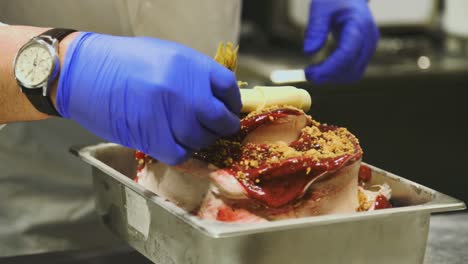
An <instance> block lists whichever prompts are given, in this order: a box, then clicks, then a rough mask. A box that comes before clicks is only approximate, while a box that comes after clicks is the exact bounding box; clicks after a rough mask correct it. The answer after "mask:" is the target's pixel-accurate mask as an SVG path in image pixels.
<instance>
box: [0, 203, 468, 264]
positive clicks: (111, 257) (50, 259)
mask: <svg viewBox="0 0 468 264" xmlns="http://www.w3.org/2000/svg"><path fill="white" fill-rule="evenodd" d="M427 247H428V248H427V252H426V260H425V262H424V264H464V263H468V212H466V211H465V212H462V213H451V214H439V215H433V216H432V217H431V227H430V233H429V241H428V245H427ZM390 250H391V249H390ZM19 263H34V264H51V263H54V264H75V263H76V264H78V263H80V264H87V263H88V264H91V263H92V264H128V263H135V264H143V263H145V264H146V263H148V264H149V263H151V262H150V261H149V260H148V259H146V258H145V257H143V256H142V255H140V254H139V253H137V252H135V251H134V250H132V249H130V248H117V249H100V250H83V251H68V252H53V253H45V254H37V255H29V256H17V257H8V258H0V264H19ZM158 264H165V263H158Z"/></svg>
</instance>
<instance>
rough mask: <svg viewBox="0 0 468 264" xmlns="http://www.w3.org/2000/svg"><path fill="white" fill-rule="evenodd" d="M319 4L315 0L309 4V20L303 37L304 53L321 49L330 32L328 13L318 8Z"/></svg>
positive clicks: (311, 52) (312, 52)
mask: <svg viewBox="0 0 468 264" xmlns="http://www.w3.org/2000/svg"><path fill="white" fill-rule="evenodd" d="M319 4H320V3H319ZM319 4H316V3H315V1H312V3H311V4H310V9H309V22H308V23H307V29H306V32H305V38H304V53H306V54H308V55H313V54H315V53H317V52H318V51H319V50H320V49H322V47H323V45H324V44H325V42H326V41H327V38H328V33H329V32H330V21H331V18H330V14H329V13H328V12H327V11H325V10H323V8H320V6H319ZM322 4H323V3H322Z"/></svg>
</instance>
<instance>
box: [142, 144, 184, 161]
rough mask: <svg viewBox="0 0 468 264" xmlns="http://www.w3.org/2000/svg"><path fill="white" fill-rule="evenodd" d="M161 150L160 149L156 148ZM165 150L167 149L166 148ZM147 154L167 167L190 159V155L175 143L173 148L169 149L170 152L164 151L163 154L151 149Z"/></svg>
mask: <svg viewBox="0 0 468 264" xmlns="http://www.w3.org/2000/svg"><path fill="white" fill-rule="evenodd" d="M158 149H159V150H161V149H160V148H158ZM166 150H167V148H166ZM145 153H148V154H149V155H150V156H151V157H154V158H156V159H157V160H158V161H160V162H163V163H165V164H167V165H170V166H174V165H177V164H180V163H182V162H184V161H186V160H188V159H189V158H190V156H191V155H192V153H191V152H189V151H188V150H187V149H185V148H184V147H182V146H180V145H179V144H177V143H174V144H173V146H172V147H171V148H170V151H165V152H164V153H163V152H161V151H157V149H155V150H153V149H151V150H150V151H149V152H145Z"/></svg>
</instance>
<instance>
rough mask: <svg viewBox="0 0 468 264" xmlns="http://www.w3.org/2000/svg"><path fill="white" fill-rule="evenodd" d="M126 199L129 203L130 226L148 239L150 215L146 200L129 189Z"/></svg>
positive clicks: (126, 190) (128, 219)
mask: <svg viewBox="0 0 468 264" xmlns="http://www.w3.org/2000/svg"><path fill="white" fill-rule="evenodd" d="M125 198H126V201H127V221H128V224H129V225H130V226H131V227H133V228H135V229H136V230H137V231H138V232H140V233H141V234H142V235H143V236H144V237H145V239H147V238H148V233H149V227H150V213H149V210H148V205H147V204H146V200H145V198H143V197H141V196H140V195H138V194H137V193H136V192H134V191H132V190H131V189H129V188H127V187H125Z"/></svg>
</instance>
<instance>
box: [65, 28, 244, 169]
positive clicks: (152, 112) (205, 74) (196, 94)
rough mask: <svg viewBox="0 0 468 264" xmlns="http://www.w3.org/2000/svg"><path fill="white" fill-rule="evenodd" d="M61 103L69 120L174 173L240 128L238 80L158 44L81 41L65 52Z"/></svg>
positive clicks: (180, 49)
mask: <svg viewBox="0 0 468 264" xmlns="http://www.w3.org/2000/svg"><path fill="white" fill-rule="evenodd" d="M56 98H57V103H56V104H57V109H58V111H59V113H60V114H61V115H62V116H63V117H65V118H70V119H73V120H74V121H76V122H77V123H79V124H80V125H82V126H83V127H85V128H86V129H88V130H89V131H91V132H93V133H95V134H96V135H98V136H100V137H102V138H104V139H107V140H109V141H112V142H115V143H119V144H122V145H124V146H127V147H130V148H134V149H138V150H140V151H143V152H145V153H146V154H148V155H150V156H152V157H154V158H156V159H157V160H160V161H162V162H164V163H167V164H169V165H174V164H178V163H180V162H182V161H184V160H185V159H187V158H188V157H189V155H190V154H191V152H193V151H195V150H198V149H200V148H203V147H207V146H208V145H210V144H212V143H213V142H214V141H215V140H216V139H217V138H218V137H220V136H225V135H230V134H233V133H235V132H236V131H238V130H239V128H240V121H239V118H238V117H237V116H236V115H238V114H239V112H240V109H241V100H240V92H239V88H238V86H237V83H236V79H235V76H234V74H233V73H232V72H231V71H229V70H228V69H226V68H224V67H223V66H221V65H220V64H218V63H216V62H215V61H214V60H213V59H211V58H210V57H208V56H205V55H203V54H201V53H198V52H196V51H195V50H192V49H190V48H188V47H185V46H182V45H179V44H176V43H172V42H169V41H163V40H158V39H154V38H145V37H115V36H108V35H100V34H95V33H81V34H80V35H79V36H78V37H77V38H76V39H75V40H73V42H72V44H71V45H70V46H69V48H68V50H67V52H66V55H65V59H64V63H63V66H62V72H61V76H60V79H59V84H58V88H57V97H56Z"/></svg>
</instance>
